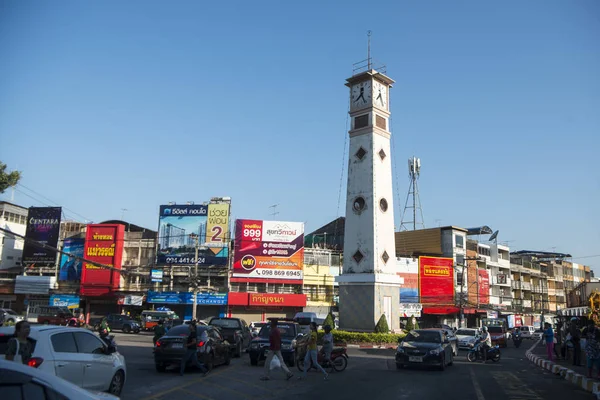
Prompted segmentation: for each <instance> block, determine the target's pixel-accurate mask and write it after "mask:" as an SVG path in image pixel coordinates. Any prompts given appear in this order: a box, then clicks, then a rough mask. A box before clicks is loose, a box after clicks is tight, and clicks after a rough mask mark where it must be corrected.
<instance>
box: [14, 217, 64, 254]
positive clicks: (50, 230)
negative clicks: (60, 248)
mask: <svg viewBox="0 0 600 400" xmlns="http://www.w3.org/2000/svg"><path fill="white" fill-rule="evenodd" d="M61 214H62V208H61V207H30V208H29V213H28V214H27V228H26V231H25V237H26V238H27V239H31V240H34V241H36V242H39V243H42V244H45V245H47V246H51V247H56V245H57V244H58V236H59V234H60V217H61ZM22 258H23V263H40V264H54V263H55V262H56V251H55V250H50V249H44V248H41V247H39V246H36V245H35V244H34V242H31V241H25V244H24V245H23V256H22Z"/></svg>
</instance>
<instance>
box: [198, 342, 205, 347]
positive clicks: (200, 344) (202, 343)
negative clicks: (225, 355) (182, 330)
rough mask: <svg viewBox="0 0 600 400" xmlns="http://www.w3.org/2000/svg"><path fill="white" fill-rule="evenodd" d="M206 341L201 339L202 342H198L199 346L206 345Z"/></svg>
mask: <svg viewBox="0 0 600 400" xmlns="http://www.w3.org/2000/svg"><path fill="white" fill-rule="evenodd" d="M204 343H206V342H204V341H200V342H198V347H202V346H204Z"/></svg>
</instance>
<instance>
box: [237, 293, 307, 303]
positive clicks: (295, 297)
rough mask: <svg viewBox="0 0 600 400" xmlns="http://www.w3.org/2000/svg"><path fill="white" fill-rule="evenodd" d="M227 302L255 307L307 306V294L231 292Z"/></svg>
mask: <svg viewBox="0 0 600 400" xmlns="http://www.w3.org/2000/svg"><path fill="white" fill-rule="evenodd" d="M227 304H229V305H230V306H233V305H236V306H255V307H305V306H306V295H304V294H278V293H234V292H230V293H229V296H228V299H227Z"/></svg>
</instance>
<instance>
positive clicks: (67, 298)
mask: <svg viewBox="0 0 600 400" xmlns="http://www.w3.org/2000/svg"><path fill="white" fill-rule="evenodd" d="M48 304H49V305H51V306H55V307H67V308H79V296H75V295H72V294H53V295H51V296H50V302H49V303H48Z"/></svg>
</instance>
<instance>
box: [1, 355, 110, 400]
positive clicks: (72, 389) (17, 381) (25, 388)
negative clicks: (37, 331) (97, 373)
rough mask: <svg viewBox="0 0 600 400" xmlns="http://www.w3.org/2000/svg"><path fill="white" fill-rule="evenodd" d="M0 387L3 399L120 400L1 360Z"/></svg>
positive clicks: (34, 369)
mask: <svg viewBox="0 0 600 400" xmlns="http://www.w3.org/2000/svg"><path fill="white" fill-rule="evenodd" d="M0 387H2V398H5V399H22V398H23V397H22V394H23V393H26V396H27V397H26V398H27V399H29V398H32V399H77V400H118V399H119V398H118V397H116V396H113V395H110V394H108V393H100V392H88V391H87V390H85V389H82V388H80V387H78V386H75V385H73V384H72V383H70V382H67V381H65V380H64V379H61V378H58V377H56V376H55V375H51V374H48V373H46V372H43V371H40V370H39V369H37V368H31V367H28V366H27V365H23V364H19V363H16V362H13V361H5V360H2V359H0Z"/></svg>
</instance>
